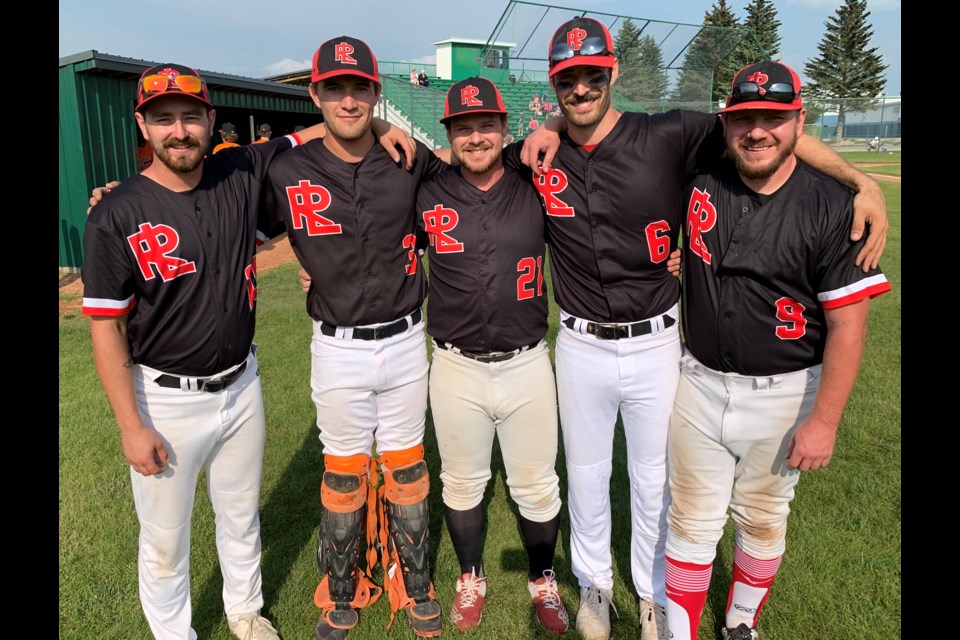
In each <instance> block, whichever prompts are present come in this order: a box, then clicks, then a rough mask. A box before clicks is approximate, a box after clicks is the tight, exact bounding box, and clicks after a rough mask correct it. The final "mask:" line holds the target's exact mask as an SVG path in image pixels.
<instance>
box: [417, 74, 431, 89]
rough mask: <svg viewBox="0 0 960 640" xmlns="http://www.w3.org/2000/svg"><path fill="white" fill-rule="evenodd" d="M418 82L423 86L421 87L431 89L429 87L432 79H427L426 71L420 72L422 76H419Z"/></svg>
mask: <svg viewBox="0 0 960 640" xmlns="http://www.w3.org/2000/svg"><path fill="white" fill-rule="evenodd" d="M417 82H419V83H420V86H421V87H429V86H430V78H428V77H427V72H426V70H423V71H421V72H420V75H418V76H417Z"/></svg>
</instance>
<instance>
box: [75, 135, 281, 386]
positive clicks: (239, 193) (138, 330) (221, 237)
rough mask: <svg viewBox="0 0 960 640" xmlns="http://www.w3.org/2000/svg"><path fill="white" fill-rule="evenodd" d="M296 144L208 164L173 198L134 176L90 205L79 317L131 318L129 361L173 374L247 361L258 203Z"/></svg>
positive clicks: (203, 372) (225, 154)
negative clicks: (276, 165) (275, 166)
mask: <svg viewBox="0 0 960 640" xmlns="http://www.w3.org/2000/svg"><path fill="white" fill-rule="evenodd" d="M291 141H292V139H291V138H289V137H282V138H277V139H276V140H271V141H270V142H269V143H266V144H260V145H252V146H250V145H248V146H243V147H237V148H232V149H228V150H225V151H222V152H221V153H218V154H216V155H210V156H208V157H207V158H205V159H204V161H203V176H202V178H201V180H200V184H199V185H197V187H196V188H194V189H193V190H191V191H187V192H182V193H177V192H174V191H171V190H169V189H167V188H166V187H163V186H161V185H159V184H158V183H156V182H154V181H153V180H151V179H150V178H147V177H145V176H143V175H140V174H137V175H135V176H133V177H131V178H129V179H127V180H125V181H124V182H123V183H122V184H121V185H120V186H119V187H117V188H116V189H114V190H112V191H111V192H110V193H108V194H107V195H106V196H105V197H104V198H103V200H102V201H101V202H99V203H98V204H97V206H95V207H94V208H93V209H92V210H91V212H90V215H89V217H88V218H87V226H86V230H85V232H84V237H83V244H84V263H83V270H82V273H83V285H84V291H83V313H84V314H86V315H91V316H122V315H124V314H129V318H128V324H127V337H128V340H129V344H130V354H131V356H132V358H133V361H134V362H135V363H137V364H144V365H147V366H149V367H153V368H155V369H160V370H161V371H165V372H168V373H172V374H177V375H184V376H209V375H213V374H215V373H218V372H220V371H223V370H224V369H227V368H229V367H232V366H234V365H236V364H239V363H240V362H243V360H244V359H245V358H246V357H247V354H248V353H249V352H250V345H251V343H252V341H253V333H254V319H255V312H256V299H257V279H256V263H255V260H254V257H255V253H256V241H257V225H258V222H265V221H266V217H265V216H263V217H261V216H260V212H261V207H260V205H259V203H260V197H261V191H262V189H263V184H264V180H265V179H266V175H267V167H268V166H269V164H270V162H271V161H272V159H273V158H274V156H276V155H277V154H279V153H280V152H281V151H285V150H287V149H289V148H290V146H291V144H292V142H291Z"/></svg>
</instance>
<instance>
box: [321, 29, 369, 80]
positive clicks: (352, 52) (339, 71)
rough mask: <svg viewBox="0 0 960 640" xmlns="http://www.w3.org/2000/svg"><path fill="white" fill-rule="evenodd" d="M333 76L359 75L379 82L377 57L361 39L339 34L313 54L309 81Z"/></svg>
mask: <svg viewBox="0 0 960 640" xmlns="http://www.w3.org/2000/svg"><path fill="white" fill-rule="evenodd" d="M334 76H360V77H361V78H367V79H368V80H373V81H374V82H376V83H377V84H380V75H379V73H378V72H377V58H376V56H374V55H373V51H371V50H370V47H369V46H368V45H367V43H366V42H364V41H363V40H358V39H357V38H351V37H350V36H340V37H338V38H331V39H330V40H327V41H326V42H324V43H323V44H321V45H320V47H319V48H318V49H317V51H316V53H314V54H313V73H312V74H311V75H310V82H319V81H320V80H325V79H327V78H333V77H334Z"/></svg>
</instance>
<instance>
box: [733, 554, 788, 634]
mask: <svg viewBox="0 0 960 640" xmlns="http://www.w3.org/2000/svg"><path fill="white" fill-rule="evenodd" d="M782 557H783V556H779V557H776V558H774V559H773V560H758V559H757V558H752V557H750V556H749V555H747V554H746V553H745V552H744V551H743V549H741V548H740V547H739V546H738V547H736V548H735V549H734V552H733V580H732V581H731V583H730V595H729V596H728V597H727V621H726V625H727V628H728V629H734V628H736V626H737V625H738V624H741V623H743V624H745V625H747V626H748V627H750V628H751V629H754V628H756V626H757V620H759V619H760V611H762V610H763V605H764V603H765V602H766V601H767V596H769V595H770V587H771V586H772V585H773V579H774V578H775V577H776V575H777V569H779V568H780V559H781V558H782Z"/></svg>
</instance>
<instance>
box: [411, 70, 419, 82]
mask: <svg viewBox="0 0 960 640" xmlns="http://www.w3.org/2000/svg"><path fill="white" fill-rule="evenodd" d="M410 84H417V85H418V84H420V80H419V79H418V78H417V70H416V69H410Z"/></svg>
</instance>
